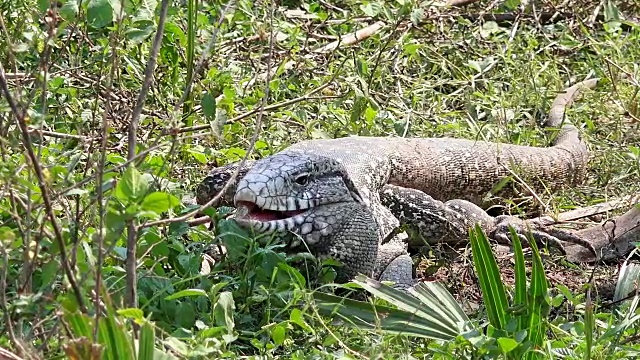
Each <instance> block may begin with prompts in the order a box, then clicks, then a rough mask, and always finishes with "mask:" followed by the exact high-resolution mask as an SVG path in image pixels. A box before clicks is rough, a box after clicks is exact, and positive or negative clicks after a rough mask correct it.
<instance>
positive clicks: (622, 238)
mask: <svg viewBox="0 0 640 360" xmlns="http://www.w3.org/2000/svg"><path fill="white" fill-rule="evenodd" d="M639 205H640V204H636V205H635V206H634V207H633V208H632V209H631V210H629V211H627V212H626V213H624V214H623V215H621V216H618V217H616V218H613V219H609V220H606V221H604V222H603V223H601V224H598V225H594V226H591V227H588V228H586V229H583V230H580V231H577V232H576V235H578V236H580V237H582V238H583V239H585V240H588V241H589V242H591V244H593V247H594V248H596V250H597V251H598V252H599V253H600V258H599V259H598V260H599V261H617V260H620V259H624V257H625V256H626V255H627V254H629V253H630V252H631V250H633V248H634V247H635V245H634V243H638V242H640V206H639ZM565 250H566V252H567V260H569V261H571V262H594V261H595V260H596V259H594V257H593V254H592V253H591V252H590V251H589V250H588V249H585V248H584V247H581V246H575V245H574V244H568V243H567V244H565Z"/></svg>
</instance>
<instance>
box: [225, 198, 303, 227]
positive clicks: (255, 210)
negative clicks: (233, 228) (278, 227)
mask: <svg viewBox="0 0 640 360" xmlns="http://www.w3.org/2000/svg"><path fill="white" fill-rule="evenodd" d="M236 208H237V209H238V211H239V214H240V215H239V216H238V219H239V220H243V221H248V222H261V223H265V222H270V221H278V220H284V219H289V218H293V217H296V216H297V215H300V214H302V213H304V212H305V211H307V210H308V209H305V210H294V211H277V210H268V209H262V208H260V207H259V206H258V205H257V204H256V203H253V202H250V201H238V202H237V204H236Z"/></svg>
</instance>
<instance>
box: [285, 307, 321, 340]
mask: <svg viewBox="0 0 640 360" xmlns="http://www.w3.org/2000/svg"><path fill="white" fill-rule="evenodd" d="M289 321H291V322H292V323H294V324H296V325H298V326H300V327H301V328H302V329H303V330H304V331H307V332H310V333H312V334H313V333H315V332H314V331H313V328H312V327H311V326H309V324H307V322H306V321H304V317H303V316H302V311H300V309H296V308H294V309H293V310H291V314H290V315H289Z"/></svg>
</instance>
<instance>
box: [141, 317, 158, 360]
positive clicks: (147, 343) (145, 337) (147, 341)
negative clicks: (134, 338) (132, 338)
mask: <svg viewBox="0 0 640 360" xmlns="http://www.w3.org/2000/svg"><path fill="white" fill-rule="evenodd" d="M154 343H155V335H154V331H153V327H152V326H151V324H149V322H145V323H144V324H143V325H142V327H141V328H140V342H139V345H138V358H137V360H153V359H154V350H155V348H154V345H155V344H154Z"/></svg>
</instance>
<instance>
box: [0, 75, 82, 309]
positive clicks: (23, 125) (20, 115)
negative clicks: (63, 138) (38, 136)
mask: <svg viewBox="0 0 640 360" xmlns="http://www.w3.org/2000/svg"><path fill="white" fill-rule="evenodd" d="M0 88H2V91H3V92H4V94H5V98H6V99H7V102H8V103H9V107H10V108H11V111H12V112H13V115H14V116H15V118H16V121H17V123H18V127H19V128H20V134H21V135H22V141H23V145H24V147H25V150H26V151H27V156H28V157H29V160H30V162H31V165H32V166H33V170H34V172H35V174H36V178H37V180H38V187H39V188H40V192H41V195H42V202H43V203H44V206H45V210H46V212H47V216H48V217H49V220H50V221H51V226H52V227H53V232H54V234H55V238H56V242H57V243H58V247H59V249H60V262H61V265H62V268H63V269H64V272H65V275H66V276H67V280H68V281H69V284H70V285H71V289H72V290H73V293H74V295H75V297H76V300H77V301H78V305H79V306H80V309H81V310H82V312H86V311H87V309H86V307H85V304H84V299H83V297H82V293H81V292H80V288H79V287H78V284H77V283H76V280H75V278H74V274H73V271H72V270H71V267H70V266H69V262H68V261H67V249H66V245H65V243H64V237H63V236H62V230H61V229H60V226H59V225H58V221H57V219H56V215H55V212H54V210H53V205H52V203H51V200H50V197H49V188H48V187H47V184H46V181H45V178H44V174H43V171H42V167H41V166H40V163H39V161H38V158H37V156H36V154H35V152H34V151H33V145H32V144H31V137H30V136H29V128H28V126H27V122H26V119H25V113H24V112H22V110H20V109H19V108H18V104H16V102H15V101H14V99H13V97H12V96H11V93H10V92H9V86H8V84H7V80H6V78H5V76H4V67H3V66H2V63H0Z"/></svg>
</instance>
